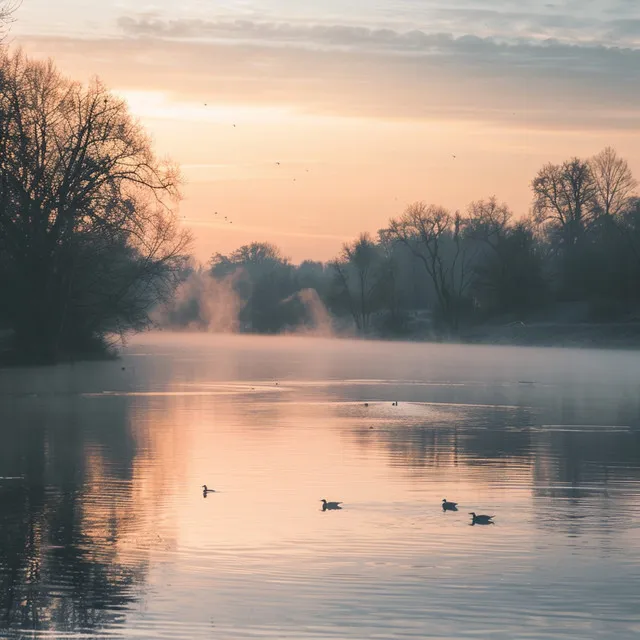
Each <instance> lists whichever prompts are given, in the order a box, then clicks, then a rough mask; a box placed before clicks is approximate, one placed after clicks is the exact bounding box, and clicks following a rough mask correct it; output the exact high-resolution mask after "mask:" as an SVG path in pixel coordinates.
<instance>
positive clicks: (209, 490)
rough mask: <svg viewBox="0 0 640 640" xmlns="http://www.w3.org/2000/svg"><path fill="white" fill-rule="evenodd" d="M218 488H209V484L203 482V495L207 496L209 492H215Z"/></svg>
mask: <svg viewBox="0 0 640 640" xmlns="http://www.w3.org/2000/svg"><path fill="white" fill-rule="evenodd" d="M215 492H216V490H215V489H207V485H206V484H203V485H202V495H204V496H206V495H207V493H215Z"/></svg>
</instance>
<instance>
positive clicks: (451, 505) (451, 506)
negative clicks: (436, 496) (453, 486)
mask: <svg viewBox="0 0 640 640" xmlns="http://www.w3.org/2000/svg"><path fill="white" fill-rule="evenodd" d="M442 510H443V511H457V510H458V503H457V502H448V501H447V499H446V498H443V499H442Z"/></svg>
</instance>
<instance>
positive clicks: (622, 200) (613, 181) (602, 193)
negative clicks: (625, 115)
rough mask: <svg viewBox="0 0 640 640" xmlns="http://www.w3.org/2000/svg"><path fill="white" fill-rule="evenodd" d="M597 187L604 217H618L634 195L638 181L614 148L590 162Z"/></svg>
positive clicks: (597, 195) (598, 200)
mask: <svg viewBox="0 0 640 640" xmlns="http://www.w3.org/2000/svg"><path fill="white" fill-rule="evenodd" d="M589 164H590V166H591V172H592V174H593V179H594V182H595V187H596V195H595V197H596V201H597V206H598V210H599V212H600V213H601V215H604V216H617V215H619V214H620V213H622V211H623V210H624V209H625V207H626V206H627V204H628V202H629V199H630V198H631V197H632V196H633V195H634V191H635V189H636V187H637V186H638V181H637V180H636V179H635V178H634V177H633V174H632V173H631V169H630V168H629V165H628V164H627V161H626V160H624V159H623V158H620V157H619V156H618V154H617V153H616V151H615V149H613V147H607V148H606V149H604V150H603V151H601V152H600V153H598V154H597V155H595V156H593V158H591V160H590V161H589Z"/></svg>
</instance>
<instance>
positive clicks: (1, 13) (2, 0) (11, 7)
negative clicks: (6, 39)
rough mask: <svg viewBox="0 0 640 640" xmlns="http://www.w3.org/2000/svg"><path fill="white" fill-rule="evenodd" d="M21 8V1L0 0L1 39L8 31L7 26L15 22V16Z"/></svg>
mask: <svg viewBox="0 0 640 640" xmlns="http://www.w3.org/2000/svg"><path fill="white" fill-rule="evenodd" d="M19 6H20V0H0V38H2V37H3V36H4V34H5V31H6V29H7V25H9V24H10V23H11V22H13V14H14V13H15V11H16V9H17V8H18V7H19Z"/></svg>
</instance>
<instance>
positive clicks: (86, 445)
mask: <svg viewBox="0 0 640 640" xmlns="http://www.w3.org/2000/svg"><path fill="white" fill-rule="evenodd" d="M82 404H83V403H82V402H81V401H80V400H79V399H78V398H74V399H68V400H65V401H62V402H60V401H54V402H42V403H34V402H33V401H31V400H25V399H24V398H20V399H14V400H12V401H9V402H8V403H7V402H5V403H3V406H2V416H3V421H2V429H1V433H0V437H1V440H2V447H1V448H0V469H2V474H1V475H3V476H9V475H11V476H14V477H16V479H14V480H11V481H6V480H5V481H0V519H1V525H0V569H1V570H0V593H1V594H2V620H3V623H2V628H5V629H11V628H15V629H57V630H69V631H77V630H81V629H93V628H96V627H102V626H106V625H113V624H116V623H118V622H121V621H122V620H123V613H122V612H121V610H122V608H123V607H124V606H125V605H126V604H127V603H130V602H132V601H133V599H134V597H135V596H134V593H133V587H134V585H135V584H136V583H140V581H141V580H143V578H144V574H145V572H146V569H147V566H146V562H145V559H144V558H140V559H138V560H137V561H135V562H121V561H120V559H119V557H118V541H119V537H120V535H121V534H122V533H123V532H124V531H125V530H126V528H127V518H128V514H126V512H125V509H124V503H125V502H126V501H127V500H128V499H129V497H130V496H129V495H128V494H129V487H130V484H129V483H130V480H131V474H132V461H133V458H134V447H133V442H132V439H131V437H130V434H129V432H128V429H127V428H126V427H127V422H128V421H127V408H126V404H125V403H123V402H120V403H117V404H116V405H115V406H114V407H113V408H112V412H111V414H110V415H109V416H108V419H107V416H104V415H101V414H99V413H94V412H93V411H90V412H89V413H90V424H88V420H87V418H88V416H87V415H86V411H85V407H83V406H82ZM104 487H111V489H110V490H109V491H108V492H107V493H106V494H105V493H103V490H104ZM113 487H117V490H116V491H114V490H113Z"/></svg>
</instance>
